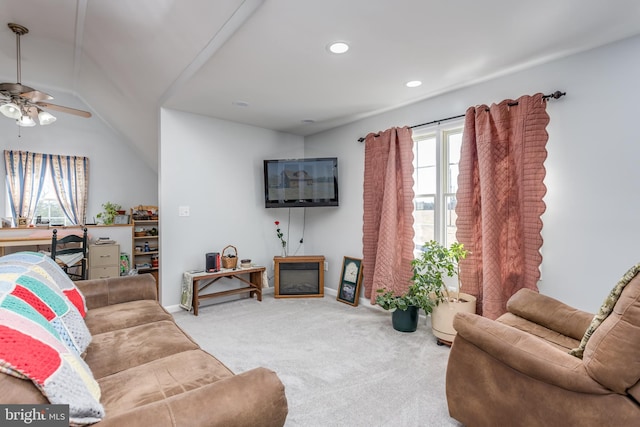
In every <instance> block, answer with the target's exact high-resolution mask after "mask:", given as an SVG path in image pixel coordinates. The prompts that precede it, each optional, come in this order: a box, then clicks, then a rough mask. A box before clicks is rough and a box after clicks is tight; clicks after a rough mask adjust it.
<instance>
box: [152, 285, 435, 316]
mask: <svg viewBox="0 0 640 427" xmlns="http://www.w3.org/2000/svg"><path fill="white" fill-rule="evenodd" d="M270 294H273V288H264V289H262V295H270ZM324 294H325V295H330V296H332V297H336V298H337V297H338V290H337V289H333V288H327V287H326V286H325V287H324ZM358 306H362V307H366V308H368V309H370V310H382V309H381V308H380V307H379V306H377V305H373V304H371V303H370V301H369V300H368V299H367V298H364V297H360V298H359V299H358ZM164 309H165V310H167V311H168V312H169V313H177V312H179V311H182V310H184V309H183V308H182V307H180V305H179V304H175V305H167V306H164ZM421 316H424V313H422V312H421Z"/></svg>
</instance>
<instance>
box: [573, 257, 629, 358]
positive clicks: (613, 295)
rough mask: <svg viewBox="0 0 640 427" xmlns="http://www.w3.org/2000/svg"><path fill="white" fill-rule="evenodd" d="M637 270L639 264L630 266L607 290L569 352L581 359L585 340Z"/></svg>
mask: <svg viewBox="0 0 640 427" xmlns="http://www.w3.org/2000/svg"><path fill="white" fill-rule="evenodd" d="M638 272H640V264H636V265H634V266H633V267H631V268H630V269H629V270H628V271H627V272H626V273H625V275H624V276H622V279H620V280H619V281H618V283H616V285H615V286H614V287H613V289H612V290H611V292H609V295H607V298H605V300H604V302H603V303H602V306H600V309H599V310H598V313H596V315H595V316H594V317H593V320H592V321H591V324H590V325H589V327H588V328H587V330H586V332H585V333H584V336H583V337H582V341H580V345H579V346H578V347H576V348H574V349H572V350H571V351H570V352H569V354H571V355H573V356H576V357H579V358H581V359H582V356H583V354H584V349H585V347H586V346H587V342H589V339H590V338H591V336H592V335H593V333H594V332H595V331H596V329H598V327H599V326H600V325H601V324H602V322H604V320H605V319H606V318H607V317H608V316H609V314H611V312H612V311H613V307H614V306H615V305H616V303H617V302H618V298H620V295H621V294H622V291H623V290H624V288H625V287H626V286H627V284H629V282H631V280H632V279H633V278H634V277H636V276H637V274H638Z"/></svg>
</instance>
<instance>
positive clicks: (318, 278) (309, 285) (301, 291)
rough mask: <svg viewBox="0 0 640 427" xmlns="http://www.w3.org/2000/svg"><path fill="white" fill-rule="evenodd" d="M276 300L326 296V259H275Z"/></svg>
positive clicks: (302, 257) (300, 257)
mask: <svg viewBox="0 0 640 427" xmlns="http://www.w3.org/2000/svg"><path fill="white" fill-rule="evenodd" d="M273 263H274V270H275V294H274V296H275V297H276V298H303V297H323V296H324V257H323V256H289V257H275V258H274V259H273Z"/></svg>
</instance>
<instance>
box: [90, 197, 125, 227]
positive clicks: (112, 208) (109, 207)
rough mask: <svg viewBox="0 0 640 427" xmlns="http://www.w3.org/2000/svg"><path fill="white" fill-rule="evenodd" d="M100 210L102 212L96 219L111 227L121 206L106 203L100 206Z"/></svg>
mask: <svg viewBox="0 0 640 427" xmlns="http://www.w3.org/2000/svg"><path fill="white" fill-rule="evenodd" d="M102 209H104V210H103V211H102V212H100V213H99V214H98V215H96V218H98V219H99V220H101V221H102V223H103V224H104V225H111V224H113V221H114V220H115V218H116V215H118V211H119V210H120V209H122V206H120V205H119V204H117V203H111V202H107V203H103V204H102Z"/></svg>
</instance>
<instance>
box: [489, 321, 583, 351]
mask: <svg viewBox="0 0 640 427" xmlns="http://www.w3.org/2000/svg"><path fill="white" fill-rule="evenodd" d="M496 320H497V321H498V322H500V323H503V324H505V325H509V326H512V327H514V328H517V329H520V330H521V331H524V332H527V333H529V334H531V335H533V336H536V337H538V338H542V339H543V340H544V341H546V342H548V343H549V344H551V345H553V346H554V347H556V348H559V349H561V350H563V351H568V350H569V349H572V348H574V347H575V346H576V345H578V344H579V341H578V340H576V339H573V338H571V337H568V336H566V335H563V334H561V333H559V332H556V331H554V330H552V329H549V328H546V327H544V326H542V325H539V324H537V323H534V322H530V321H529V320H527V319H523V318H522V317H519V316H516V315H515V314H512V313H505V314H503V315H502V316H500V317H498V318H497V319H496Z"/></svg>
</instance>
